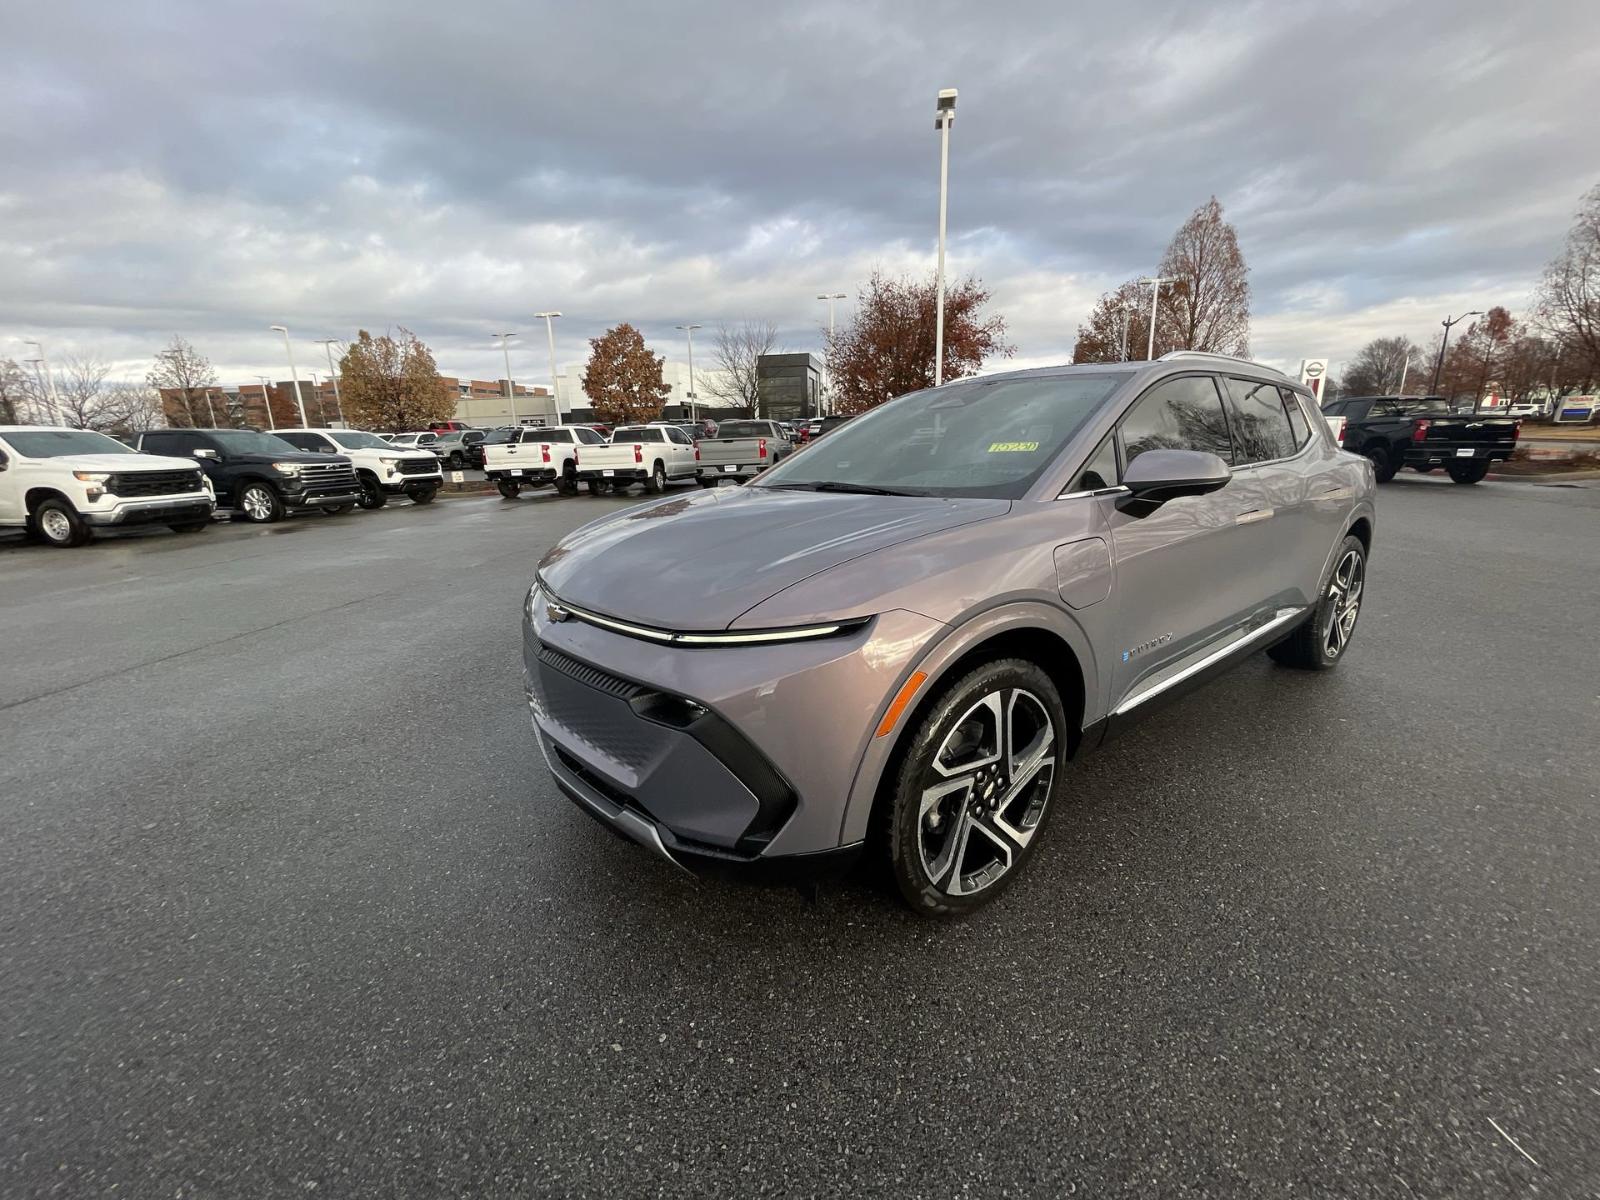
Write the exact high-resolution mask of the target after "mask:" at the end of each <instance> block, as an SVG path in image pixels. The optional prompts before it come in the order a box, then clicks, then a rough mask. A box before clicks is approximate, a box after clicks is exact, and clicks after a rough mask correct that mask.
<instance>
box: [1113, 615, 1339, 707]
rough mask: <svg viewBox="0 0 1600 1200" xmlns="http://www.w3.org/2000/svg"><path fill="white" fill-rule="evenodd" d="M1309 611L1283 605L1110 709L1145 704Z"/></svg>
mask: <svg viewBox="0 0 1600 1200" xmlns="http://www.w3.org/2000/svg"><path fill="white" fill-rule="evenodd" d="M1308 611H1309V609H1305V608H1280V609H1279V610H1278V611H1277V612H1276V613H1275V614H1274V615H1273V618H1272V620H1270V621H1268V622H1267V623H1266V624H1265V625H1261V626H1258V627H1257V628H1255V629H1252V630H1250V631H1249V632H1248V633H1244V634H1241V635H1240V636H1239V637H1236V638H1234V639H1233V641H1231V642H1229V643H1228V644H1227V645H1225V646H1218V647H1217V648H1216V649H1215V650H1213V651H1211V653H1209V654H1207V655H1206V656H1205V657H1204V658H1202V659H1200V660H1198V661H1197V662H1192V663H1190V664H1189V665H1188V666H1187V667H1185V668H1184V669H1183V670H1181V671H1179V672H1178V673H1177V674H1176V675H1169V676H1167V677H1166V678H1165V679H1162V680H1159V681H1157V682H1156V683H1152V684H1148V685H1147V686H1145V687H1143V688H1139V689H1137V690H1135V691H1133V692H1131V693H1130V694H1129V695H1128V698H1127V699H1126V700H1124V701H1123V702H1122V703H1121V704H1119V705H1117V707H1116V708H1114V709H1112V710H1111V715H1112V716H1114V717H1120V716H1122V715H1123V714H1124V713H1126V712H1128V711H1129V710H1131V709H1134V708H1137V707H1139V705H1141V704H1143V703H1144V702H1145V701H1146V700H1150V699H1153V698H1155V697H1156V696H1159V695H1161V693H1162V692H1165V691H1168V690H1170V689H1172V688H1175V687H1177V686H1178V685H1179V684H1180V683H1182V682H1184V681H1185V680H1187V679H1192V678H1194V677H1195V676H1196V675H1198V674H1200V672H1201V671H1204V670H1206V669H1207V668H1208V667H1214V666H1216V664H1217V663H1219V662H1221V661H1222V660H1223V659H1225V658H1227V657H1228V656H1229V655H1230V654H1236V653H1238V652H1239V651H1240V650H1243V649H1244V648H1245V647H1246V646H1249V645H1250V644H1251V643H1253V642H1259V641H1261V640H1263V639H1264V638H1265V637H1266V636H1267V635H1268V634H1270V633H1272V632H1273V631H1274V630H1278V629H1282V628H1283V627H1284V626H1285V625H1287V624H1288V623H1289V622H1290V621H1293V620H1294V619H1295V618H1296V617H1303V616H1305V614H1306V613H1307V612H1308Z"/></svg>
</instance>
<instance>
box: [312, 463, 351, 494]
mask: <svg viewBox="0 0 1600 1200" xmlns="http://www.w3.org/2000/svg"><path fill="white" fill-rule="evenodd" d="M300 479H301V481H302V482H304V484H305V490H306V491H307V492H310V493H312V494H313V495H322V494H332V493H344V492H353V491H355V490H356V469H355V468H354V467H353V466H351V465H350V464H349V463H306V464H305V465H304V466H303V467H301V468H300Z"/></svg>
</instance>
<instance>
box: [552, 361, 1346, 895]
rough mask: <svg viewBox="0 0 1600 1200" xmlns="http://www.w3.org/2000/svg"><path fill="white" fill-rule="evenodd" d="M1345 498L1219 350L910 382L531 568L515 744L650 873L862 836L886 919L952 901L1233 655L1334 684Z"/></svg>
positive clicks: (1341, 470)
mask: <svg viewBox="0 0 1600 1200" xmlns="http://www.w3.org/2000/svg"><path fill="white" fill-rule="evenodd" d="M1373 491H1374V483H1373V475H1372V467H1371V464H1370V463H1368V462H1367V461H1366V460H1365V459H1362V458H1358V457H1356V456H1355V455H1352V454H1347V453H1345V452H1344V451H1342V450H1340V449H1339V447H1338V446H1337V445H1335V444H1334V442H1333V440H1332V438H1331V437H1330V436H1329V433H1328V429H1327V425H1326V423H1325V422H1324V421H1323V420H1322V418H1321V416H1320V414H1319V413H1318V412H1317V409H1316V407H1315V405H1314V404H1313V403H1312V400H1311V397H1310V396H1309V395H1308V394H1307V393H1306V392H1305V391H1304V390H1302V389H1301V388H1299V387H1298V386H1297V385H1295V384H1294V383H1292V382H1290V381H1289V380H1288V379H1286V378H1285V377H1284V376H1283V375H1281V374H1279V373H1278V372H1276V371H1273V370H1271V369H1270V368H1267V367H1263V366H1260V365H1258V364H1255V363H1250V362H1245V361H1242V360H1238V359H1228V358H1222V357H1220V356H1215V355H1207V354H1197V353H1189V352H1182V353H1175V354H1169V355H1167V356H1165V357H1164V358H1162V359H1160V360H1158V361H1156V362H1145V363H1129V364H1108V365H1096V366H1073V367H1054V368H1047V369H1044V370H1036V371H1019V372H1014V373H1011V374H1005V375H992V376H987V377H984V378H981V379H972V380H965V381H962V382H958V383H952V384H947V385H945V386H943V387H940V388H935V389H932V390H930V391H923V392H917V393H914V394H912V395H909V396H904V397H901V398H900V399H898V400H894V401H892V402H890V403H888V404H885V405H883V406H882V407H881V408H878V409H876V410H874V411H872V412H870V413H868V414H865V415H863V416H861V417H858V418H856V419H855V420H853V421H851V422H850V423H849V424H848V425H845V426H843V427H841V428H840V429H838V430H837V431H835V432H834V433H832V434H830V435H829V436H828V437H826V438H823V439H822V440H821V441H818V442H816V443H814V444H813V445H811V446H809V447H807V448H806V449H804V450H803V451H801V452H799V453H796V454H795V455H793V456H792V457H790V458H789V459H787V460H786V461H785V462H784V463H782V464H781V465H779V466H776V467H773V468H772V469H770V470H769V471H767V472H766V473H765V474H763V475H762V476H761V477H760V478H759V479H757V480H756V481H755V482H753V483H751V484H749V485H748V486H745V487H740V488H728V489H718V490H715V491H706V492H700V493H697V494H696V495H694V496H690V497H683V498H675V499H670V500H666V501H662V502H656V503H653V504H643V505H640V506H638V507H636V508H632V509H628V510H626V511H623V512H619V513H615V514H613V515H610V516H607V517H605V518H603V519H601V520H599V521H597V522H594V523H592V524H590V525H588V526H586V527H584V528H583V529H580V530H578V531H576V532H574V533H573V534H571V535H570V536H568V537H567V538H566V539H564V540H563V541H562V542H561V543H560V544H559V545H557V546H556V547H555V548H554V549H553V550H551V551H550V552H549V554H547V555H546V556H545V558H544V561H543V562H542V563H541V564H540V566H539V570H538V575H537V579H536V581H535V583H534V585H533V587H532V588H531V590H530V591H529V593H528V597H527V604H526V610H525V619H524V624H523V654H524V661H525V667H526V670H525V677H526V684H527V697H528V703H529V706H530V709H531V712H532V717H533V725H534V730H535V733H536V736H537V738H538V742H539V746H540V748H541V749H542V750H543V752H544V755H545V759H546V761H547V762H548V764H549V767H550V770H551V772H552V773H553V774H554V776H555V779H556V783H557V784H558V785H559V786H560V788H561V790H562V791H563V792H565V793H566V795H568V796H569V797H570V798H571V799H573V800H574V801H576V802H577V804H578V805H579V806H580V807H581V808H583V809H584V810H585V811H587V812H589V813H590V814H592V815H593V816H595V817H597V818H599V819H600V820H601V821H603V822H605V823H606V824H608V825H610V826H611V827H613V828H614V829H616V830H617V831H619V832H621V833H623V834H626V835H627V836H628V837H630V838H632V839H633V840H635V841H637V842H639V843H641V844H643V845H645V846H647V847H649V848H650V849H651V850H653V851H654V852H656V853H657V854H659V855H661V856H662V857H664V858H666V859H668V860H670V861H672V862H674V863H677V864H679V865H682V866H685V867H690V868H695V869H700V868H712V867H722V868H736V869H746V870H784V869H789V870H793V869H802V870H807V871H810V870H815V869H816V868H820V867H824V866H829V865H832V864H834V863H836V862H838V861H839V860H841V859H844V858H848V857H850V856H853V855H855V854H858V853H859V852H860V851H861V850H862V849H863V848H865V847H873V848H874V851H875V852H876V853H879V854H882V855H883V856H884V857H885V859H886V860H887V863H888V865H889V867H890V869H891V870H892V872H893V874H894V877H895V879H896V880H897V882H898V883H899V886H900V890H901V892H902V893H903V894H904V896H905V898H906V900H907V901H908V902H909V903H910V904H911V906H912V907H913V908H915V909H917V910H918V911H919V912H923V913H927V914H950V913H960V912H964V911H967V910H970V909H972V908H974V907H976V906H977V905H979V904H982V903H983V902H985V901H987V900H989V899H991V898H992V897H993V896H995V895H996V894H997V893H998V892H999V891H1000V890H1001V889H1002V888H1004V887H1005V886H1006V885H1007V883H1009V882H1010V880H1011V879H1012V878H1013V877H1014V876H1015V875H1016V874H1017V871H1018V869H1019V868H1020V867H1021V866H1022V864H1023V863H1024V862H1025V861H1026V860H1027V858H1028V856H1029V855H1030V854H1032V853H1033V852H1034V850H1035V848H1036V847H1037V845H1038V843H1039V840H1040V834H1041V832H1042V830H1043V829H1044V824H1045V820H1046V818H1047V817H1049V815H1050V813H1051V811H1052V809H1054V808H1056V807H1059V806H1060V801H1061V798H1062V796H1063V794H1064V793H1065V792H1066V790H1067V789H1068V787H1069V786H1070V785H1069V783H1068V777H1067V775H1066V773H1065V766H1066V763H1067V762H1068V760H1069V759H1071V758H1073V757H1074V756H1075V755H1078V754H1080V753H1082V752H1083V751H1085V750H1088V749H1090V748H1092V747H1095V746H1098V745H1100V744H1101V743H1102V742H1103V741H1104V740H1106V739H1107V738H1108V737H1110V736H1111V735H1112V734H1114V733H1115V732H1116V731H1117V730H1119V729H1120V728H1122V727H1123V726H1125V725H1126V724H1128V723H1129V722H1130V721H1133V720H1135V719H1138V718H1141V717H1143V716H1145V715H1147V714H1148V713H1150V712H1152V711H1153V710H1155V709H1157V708H1158V707H1159V706H1160V705H1161V704H1162V703H1164V702H1166V701H1168V700H1170V699H1172V698H1173V697H1175V696H1177V695H1179V694H1180V693H1182V692H1183V691H1184V690H1186V689H1188V688H1191V687H1193V686H1195V685H1197V684H1199V683H1201V682H1203V681H1205V680H1206V679H1208V678H1210V677H1212V676H1214V675H1215V674H1216V673H1217V672H1219V671H1222V670H1224V669H1226V668H1227V667H1229V666H1232V665H1233V664H1235V663H1237V662H1238V661H1240V660H1241V659H1242V658H1244V657H1245V656H1247V655H1249V654H1252V653H1253V652H1255V651H1259V650H1265V651H1266V652H1267V653H1268V654H1269V655H1270V656H1271V657H1272V658H1273V659H1274V660H1276V661H1277V662H1279V663H1282V664H1284V665H1286V666H1291V667H1299V668H1304V669H1308V670H1324V669H1327V668H1329V667H1332V666H1335V665H1336V664H1337V663H1338V662H1339V660H1340V659H1341V658H1342V657H1343V655H1344V654H1345V652H1346V649H1347V647H1348V646H1349V644H1350V638H1351V635H1352V634H1353V632H1354V630H1355V624H1356V618H1357V615H1358V614H1359V612H1360V608H1361V597H1362V588H1363V584H1364V580H1365V576H1366V563H1367V554H1368V551H1369V549H1370V548H1371V545H1372V535H1373V523H1374V519H1373ZM641 580H648V581H649V582H650V586H648V587H641V586H639V582H640V581H641ZM1063 819H1065V820H1070V819H1071V816H1070V812H1069V814H1068V815H1067V816H1065V817H1064V818H1063Z"/></svg>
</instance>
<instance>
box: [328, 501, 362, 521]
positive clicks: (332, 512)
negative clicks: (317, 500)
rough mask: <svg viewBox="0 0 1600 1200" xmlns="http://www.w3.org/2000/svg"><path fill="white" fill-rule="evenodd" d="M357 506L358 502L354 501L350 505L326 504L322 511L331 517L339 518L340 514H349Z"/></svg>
mask: <svg viewBox="0 0 1600 1200" xmlns="http://www.w3.org/2000/svg"><path fill="white" fill-rule="evenodd" d="M355 506H356V502H355V501H354V500H352V501H350V502H349V503H348V504H324V505H323V506H322V511H323V512H325V513H327V514H328V515H329V516H330V517H337V516H338V515H339V514H340V513H347V512H349V511H350V510H351V509H352V508H354V507H355Z"/></svg>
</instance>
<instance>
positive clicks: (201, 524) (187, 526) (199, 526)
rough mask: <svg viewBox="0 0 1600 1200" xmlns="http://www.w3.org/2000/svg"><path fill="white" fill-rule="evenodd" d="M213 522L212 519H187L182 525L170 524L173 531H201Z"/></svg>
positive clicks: (169, 527) (169, 526)
mask: <svg viewBox="0 0 1600 1200" xmlns="http://www.w3.org/2000/svg"><path fill="white" fill-rule="evenodd" d="M210 524H211V522H210V521H185V522H183V523H182V524H181V525H168V526H167V528H168V529H170V530H172V532H173V533H199V532H200V531H201V530H203V529H205V528H207V527H208V526H209V525H210Z"/></svg>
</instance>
